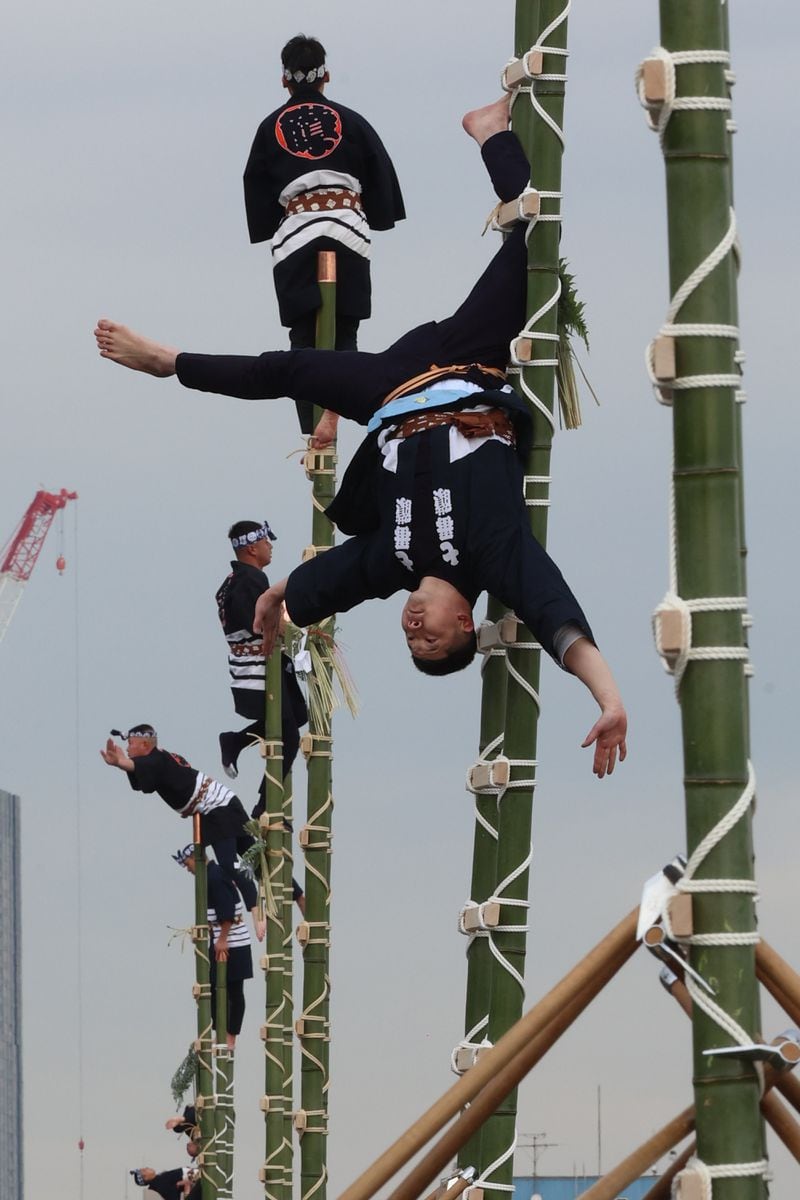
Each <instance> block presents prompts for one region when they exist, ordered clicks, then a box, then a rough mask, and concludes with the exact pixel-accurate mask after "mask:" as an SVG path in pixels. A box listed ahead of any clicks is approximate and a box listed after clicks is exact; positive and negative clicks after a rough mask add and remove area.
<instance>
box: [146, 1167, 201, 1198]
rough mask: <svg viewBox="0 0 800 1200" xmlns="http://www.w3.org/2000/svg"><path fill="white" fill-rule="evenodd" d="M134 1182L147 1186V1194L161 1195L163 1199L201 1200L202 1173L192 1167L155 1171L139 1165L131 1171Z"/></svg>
mask: <svg viewBox="0 0 800 1200" xmlns="http://www.w3.org/2000/svg"><path fill="white" fill-rule="evenodd" d="M131 1176H132V1178H133V1182H134V1183H135V1184H136V1185H137V1186H138V1187H146V1188H147V1191H146V1192H145V1195H146V1196H149V1195H153V1196H161V1197H162V1200H188V1197H192V1200H200V1194H201V1193H200V1175H199V1172H198V1171H196V1170H194V1169H193V1168H192V1167H176V1168H175V1170H174V1171H155V1170H154V1169H153V1167H139V1168H138V1169H137V1170H135V1171H131Z"/></svg>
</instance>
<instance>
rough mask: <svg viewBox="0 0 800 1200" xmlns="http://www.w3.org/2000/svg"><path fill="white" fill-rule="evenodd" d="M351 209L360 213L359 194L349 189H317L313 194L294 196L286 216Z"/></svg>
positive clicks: (304, 193)
mask: <svg viewBox="0 0 800 1200" xmlns="http://www.w3.org/2000/svg"><path fill="white" fill-rule="evenodd" d="M342 208H349V209H351V210H353V211H354V212H358V213H360V212H361V211H362V208H361V197H360V196H359V195H358V193H357V192H351V191H349V189H348V188H316V189H315V190H314V191H312V192H301V193H300V195H299V196H293V197H292V199H291V200H290V201H289V203H288V204H287V205H286V216H287V217H293V216H294V215H295V213H304V212H313V213H318V212H328V211H335V210H336V209H342Z"/></svg>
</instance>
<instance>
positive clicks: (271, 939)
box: [259, 637, 291, 1200]
mask: <svg viewBox="0 0 800 1200" xmlns="http://www.w3.org/2000/svg"><path fill="white" fill-rule="evenodd" d="M282 648H283V639H282V638H281V637H279V638H278V642H277V645H276V646H275V649H274V650H273V651H272V654H271V655H270V656H269V658H268V659H267V663H266V671H267V678H266V696H265V701H266V721H265V734H266V737H265V743H266V746H265V750H266V758H265V761H264V783H265V808H264V812H263V813H262V814H261V817H260V818H259V826H260V829H261V836H262V839H263V840H264V841H265V842H266V851H267V872H268V878H269V884H270V888H271V891H272V895H273V898H274V899H275V900H276V901H277V903H276V907H277V914H276V915H274V916H271V917H270V916H268V919H267V939H266V941H267V945H266V951H267V952H266V955H265V957H264V959H263V966H264V969H265V973H266V1009H265V1024H264V1026H263V1027H262V1030H261V1033H262V1037H263V1039H264V1055H265V1057H264V1083H265V1088H264V1090H265V1095H264V1098H263V1100H262V1106H263V1107H264V1111H265V1125H266V1148H265V1158H264V1166H263V1167H262V1170H261V1181H262V1183H263V1184H264V1194H265V1196H266V1197H267V1198H268V1200H290V1195H291V1193H290V1192H287V1190H286V1163H287V1158H288V1157H290V1155H291V1143H290V1142H289V1143H287V1141H286V1120H285V1118H286V1111H285V1092H284V1076H285V1067H284V1036H283V1026H284V1019H285V1017H284V1008H285V998H284V974H285V962H284V938H283V933H284V931H283V923H282V917H283V913H282V905H281V903H280V901H281V900H282V894H283V842H284V826H283V778H282V777H283V745H282V742H281V672H282V670H283V668H282V665H281V650H282Z"/></svg>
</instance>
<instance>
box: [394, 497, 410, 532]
mask: <svg viewBox="0 0 800 1200" xmlns="http://www.w3.org/2000/svg"><path fill="white" fill-rule="evenodd" d="M394 519H395V521H396V522H397V524H398V525H408V523H409V521H410V520H411V501H410V500H407V499H406V498H405V496H399V497H398V498H397V500H395V502H394Z"/></svg>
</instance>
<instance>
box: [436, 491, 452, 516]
mask: <svg viewBox="0 0 800 1200" xmlns="http://www.w3.org/2000/svg"><path fill="white" fill-rule="evenodd" d="M433 511H434V512H435V513H436V515H437V517H444V516H446V515H447V513H449V512H452V511H453V502H452V500H451V499H450V488H434V489H433Z"/></svg>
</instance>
